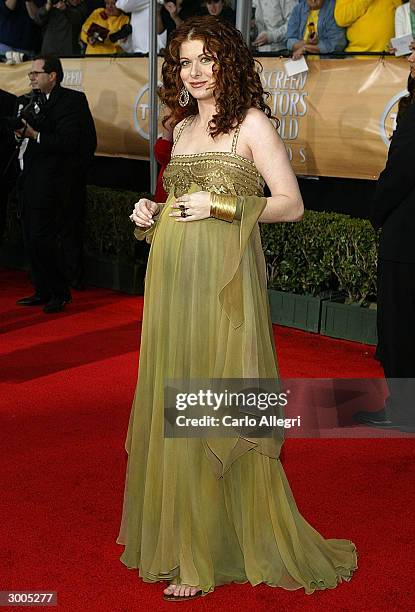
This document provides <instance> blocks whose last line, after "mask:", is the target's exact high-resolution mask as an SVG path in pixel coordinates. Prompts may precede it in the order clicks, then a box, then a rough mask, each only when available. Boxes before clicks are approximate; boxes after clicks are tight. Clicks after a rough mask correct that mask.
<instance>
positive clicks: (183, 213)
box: [180, 210, 189, 218]
mask: <svg viewBox="0 0 415 612" xmlns="http://www.w3.org/2000/svg"><path fill="white" fill-rule="evenodd" d="M180 216H181V217H183V218H186V217H188V216H189V215H187V214H186V212H185V210H182V212H181V213H180Z"/></svg>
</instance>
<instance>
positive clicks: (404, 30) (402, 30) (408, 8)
mask: <svg viewBox="0 0 415 612" xmlns="http://www.w3.org/2000/svg"><path fill="white" fill-rule="evenodd" d="M407 34H412V36H413V38H415V0H409V2H405V4H402V6H398V8H397V9H396V12H395V36H396V38H398V37H399V36H406V35H407Z"/></svg>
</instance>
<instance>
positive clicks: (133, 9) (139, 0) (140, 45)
mask: <svg viewBox="0 0 415 612" xmlns="http://www.w3.org/2000/svg"><path fill="white" fill-rule="evenodd" d="M115 6H116V7H117V8H119V9H120V10H121V11H124V13H131V20H130V23H131V27H132V28H133V32H132V34H130V36H129V37H128V38H127V40H126V41H125V42H122V41H119V45H120V46H121V47H122V48H123V49H124V51H125V52H126V53H148V50H149V47H150V42H149V38H150V1H149V0H117V2H116V4H115ZM166 42H167V31H166V30H165V31H164V32H163V33H162V34H159V35H158V36H157V48H158V51H160V49H163V48H164V47H165V46H166Z"/></svg>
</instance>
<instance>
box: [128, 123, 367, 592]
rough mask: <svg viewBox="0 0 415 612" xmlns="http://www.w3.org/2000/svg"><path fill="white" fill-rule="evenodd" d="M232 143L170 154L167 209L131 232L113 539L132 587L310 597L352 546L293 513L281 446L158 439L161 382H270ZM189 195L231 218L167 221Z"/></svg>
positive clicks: (248, 206)
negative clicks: (133, 255) (138, 279)
mask: <svg viewBox="0 0 415 612" xmlns="http://www.w3.org/2000/svg"><path fill="white" fill-rule="evenodd" d="M179 135H180V134H179ZM237 136H238V133H237V131H236V132H235V135H234V138H233V143H232V148H231V151H229V152H221V153H218V152H208V153H200V154H193V155H173V156H172V159H171V162H170V164H169V165H168V167H167V168H166V171H165V174H164V183H165V187H166V190H167V191H168V192H169V193H170V195H169V199H168V200H167V204H166V205H165V206H164V208H163V210H162V212H161V214H160V216H159V218H158V219H157V221H156V223H155V224H154V225H153V226H152V227H151V228H150V229H149V230H145V231H143V230H139V229H138V230H136V232H135V234H136V237H137V238H138V239H144V238H146V239H147V241H148V242H151V249H150V256H149V262H148V268H147V276H146V288H145V298H144V304H145V306H144V315H143V327H142V337H141V348H140V365H139V373H138V383H137V389H136V394H135V397H134V402H133V407H132V411H131V416H130V421H129V426H128V433H127V439H126V450H127V453H128V464H127V474H126V483H125V493H124V507H123V515H122V521H121V528H120V533H119V536H118V539H117V542H118V543H120V544H123V545H124V546H125V549H124V552H123V554H122V556H121V561H122V562H123V563H124V564H125V565H126V566H127V567H128V568H137V569H138V571H139V575H140V576H141V578H142V579H143V580H144V581H148V582H155V581H159V580H168V581H170V582H176V583H182V584H186V585H190V586H195V587H199V588H200V589H202V590H203V592H204V593H208V592H210V591H212V590H213V589H214V587H215V586H218V585H221V584H225V583H229V582H246V581H249V582H250V583H251V584H252V585H256V584H259V583H261V582H264V583H266V584H268V585H270V586H279V587H283V588H285V589H293V590H294V589H299V588H304V590H305V592H306V593H312V592H313V591H315V590H316V589H327V588H334V587H336V585H337V584H338V583H340V582H341V581H342V580H350V578H351V576H352V573H353V571H354V570H355V569H356V567H357V561H356V551H355V546H354V545H353V543H352V542H350V541H348V540H335V539H329V540H326V539H324V538H323V537H322V536H321V535H320V534H319V533H318V532H317V531H316V530H315V529H313V527H312V526H311V525H310V524H309V523H307V521H306V520H305V519H304V518H303V517H302V516H301V514H300V513H299V511H298V509H297V506H296V503H295V500H294V498H293V495H292V492H291V489H290V486H289V484H288V481H287V478H286V476H285V473H284V470H283V468H282V465H281V463H280V460H279V458H278V457H279V453H280V449H281V445H282V439H281V437H279V436H278V435H276V436H275V437H274V438H268V439H248V438H243V437H240V436H239V437H235V438H220V439H215V438H191V437H183V438H175V439H171V438H164V383H165V381H166V380H167V379H195V378H198V379H211V378H267V379H270V378H275V379H277V378H278V370H277V365H276V358H275V351H274V344H273V336H272V328H271V323H270V317H269V307H268V298H267V291H266V274H265V262H264V256H263V252H262V248H261V240H260V234H259V227H258V218H259V216H260V215H261V213H262V210H263V208H264V206H265V203H266V200H265V198H264V197H263V188H264V182H263V179H262V177H261V176H260V174H259V173H258V171H257V169H256V168H255V165H254V164H253V163H252V162H251V161H249V160H247V159H245V158H243V157H241V156H240V155H238V154H237V153H236V142H237ZM176 142H177V140H176ZM192 191H209V192H216V193H227V194H233V195H236V196H238V202H239V208H240V209H241V210H242V213H241V215H240V217H241V218H240V220H238V221H234V222H233V223H227V222H225V221H221V220H217V219H213V218H209V219H204V220H202V221H194V222H189V223H178V222H176V221H175V220H174V218H172V217H169V215H168V213H169V212H170V206H169V204H170V203H171V201H172V200H173V199H174V196H178V195H182V194H184V193H189V192H192Z"/></svg>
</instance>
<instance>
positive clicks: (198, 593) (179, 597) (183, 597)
mask: <svg viewBox="0 0 415 612" xmlns="http://www.w3.org/2000/svg"><path fill="white" fill-rule="evenodd" d="M171 586H177V585H171ZM182 586H183V585H182ZM190 588H195V587H190ZM202 595H203V591H202V590H201V589H200V590H198V591H196V593H195V594H194V595H174V594H173V593H171V594H170V595H166V594H164V595H163V599H164V600H165V601H190V600H191V599H197V597H201V596H202Z"/></svg>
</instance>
